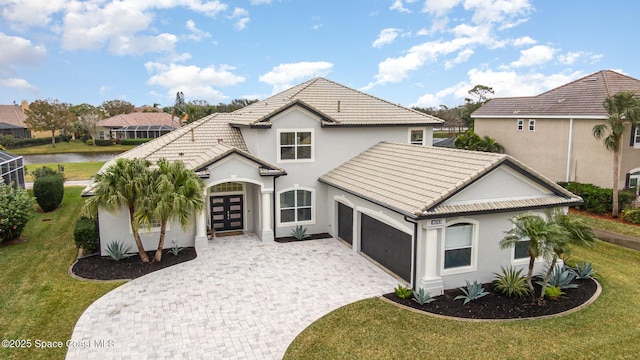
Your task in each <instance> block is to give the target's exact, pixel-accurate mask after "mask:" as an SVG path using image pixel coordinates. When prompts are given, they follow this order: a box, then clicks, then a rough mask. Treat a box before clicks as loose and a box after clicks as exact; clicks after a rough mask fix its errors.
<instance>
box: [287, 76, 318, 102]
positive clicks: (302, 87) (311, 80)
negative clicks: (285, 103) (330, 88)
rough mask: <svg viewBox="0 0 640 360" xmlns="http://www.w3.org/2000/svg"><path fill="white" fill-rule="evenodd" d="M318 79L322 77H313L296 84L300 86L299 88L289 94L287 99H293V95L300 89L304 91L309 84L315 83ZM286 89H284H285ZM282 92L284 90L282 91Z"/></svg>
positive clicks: (299, 91)
mask: <svg viewBox="0 0 640 360" xmlns="http://www.w3.org/2000/svg"><path fill="white" fill-rule="evenodd" d="M319 79H322V78H321V77H318V76H316V77H314V78H312V79H310V80H308V81H305V82H303V83H302V84H299V85H298V86H300V90H298V91H296V92H295V93H294V94H292V95H291V96H289V99H290V100H291V99H293V98H294V97H295V96H297V95H298V94H300V93H301V92H302V91H304V90H305V89H307V88H308V87H309V86H311V85H312V84H314V83H316V82H317V81H318V80H319ZM285 91H286V90H285ZM283 92H284V91H283Z"/></svg>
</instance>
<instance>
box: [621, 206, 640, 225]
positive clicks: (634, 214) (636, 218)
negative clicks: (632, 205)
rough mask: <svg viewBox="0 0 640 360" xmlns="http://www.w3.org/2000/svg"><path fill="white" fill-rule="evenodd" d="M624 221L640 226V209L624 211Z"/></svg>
mask: <svg viewBox="0 0 640 360" xmlns="http://www.w3.org/2000/svg"><path fill="white" fill-rule="evenodd" d="M622 219H623V220H624V221H628V222H630V223H634V224H640V209H625V210H622Z"/></svg>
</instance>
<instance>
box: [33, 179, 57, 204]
mask: <svg viewBox="0 0 640 360" xmlns="http://www.w3.org/2000/svg"><path fill="white" fill-rule="evenodd" d="M33 196H35V198H36V202H37V203H38V205H40V207H41V208H42V210H43V211H44V212H49V211H53V210H55V209H57V208H58V206H60V203H61V202H62V198H63V197H64V181H63V180H62V178H61V177H60V176H57V175H50V176H45V177H41V178H38V179H36V181H34V183H33Z"/></svg>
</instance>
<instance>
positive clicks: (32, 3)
mask: <svg viewBox="0 0 640 360" xmlns="http://www.w3.org/2000/svg"><path fill="white" fill-rule="evenodd" d="M2 3H4V4H6V6H5V7H4V8H3V9H2V17H4V18H5V19H6V20H7V21H8V22H9V23H11V27H12V28H14V29H16V30H25V29H27V28H29V27H33V26H41V27H45V26H47V25H48V24H49V23H50V22H51V16H52V15H53V14H55V13H57V12H59V11H62V10H63V9H64V8H65V6H66V5H67V3H68V0H8V1H2Z"/></svg>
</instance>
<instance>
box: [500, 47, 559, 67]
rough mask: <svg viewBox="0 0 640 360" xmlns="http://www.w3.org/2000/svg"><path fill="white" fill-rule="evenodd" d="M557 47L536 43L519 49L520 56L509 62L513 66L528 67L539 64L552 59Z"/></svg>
mask: <svg viewBox="0 0 640 360" xmlns="http://www.w3.org/2000/svg"><path fill="white" fill-rule="evenodd" d="M556 51H557V49H554V48H552V47H550V46H547V45H536V46H533V47H531V48H529V49H526V50H521V51H520V58H519V59H518V60H516V61H514V62H512V63H511V66H513V67H528V66H534V65H541V64H544V63H546V62H549V61H551V60H552V59H553V55H554V54H555V52H556Z"/></svg>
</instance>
